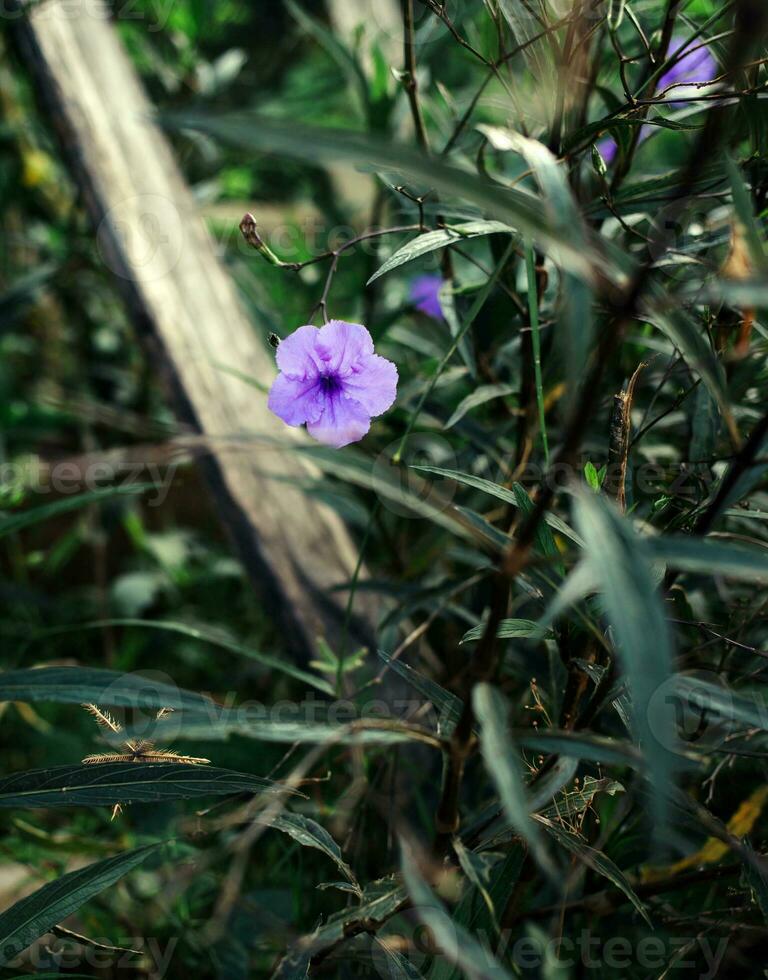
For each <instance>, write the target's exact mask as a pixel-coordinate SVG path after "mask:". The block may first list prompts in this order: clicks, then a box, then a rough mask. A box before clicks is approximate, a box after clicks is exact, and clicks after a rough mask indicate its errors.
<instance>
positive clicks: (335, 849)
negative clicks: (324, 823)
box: [257, 811, 360, 892]
mask: <svg viewBox="0 0 768 980" xmlns="http://www.w3.org/2000/svg"><path fill="white" fill-rule="evenodd" d="M257 819H259V820H261V819H262V818H261V817H258V818H257ZM264 820H265V823H266V824H267V825H268V826H270V827H274V829H275V830H279V831H280V832H281V833H283V834H287V835H288V836H289V837H291V838H293V840H295V841H296V842H297V843H299V844H301V846H302V847H311V848H314V849H315V850H317V851H322V853H323V854H325V855H327V856H328V857H329V858H330V859H331V860H332V861H333V862H334V863H335V864H336V866H337V867H338V869H339V870H340V871H341V873H342V874H343V875H344V877H345V878H346V879H347V880H348V881H350V882H352V884H353V885H354V886H355V888H356V889H357V891H358V892H359V891H360V889H359V886H358V884H357V879H356V878H355V876H354V874H353V872H352V869H351V868H350V866H349V865H348V864H347V862H346V861H345V860H344V858H343V857H342V856H341V849H340V848H339V845H338V844H337V843H336V841H335V840H334V839H333V837H331V835H330V834H329V833H328V831H327V830H326V829H325V828H324V827H321V826H320V824H319V823H317V822H316V821H314V820H312V819H310V818H309V817H304V816H302V815H301V814H299V813H290V812H288V811H284V812H283V813H278V814H277V815H275V816H273V817H271V818H264Z"/></svg>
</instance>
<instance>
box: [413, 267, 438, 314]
mask: <svg viewBox="0 0 768 980" xmlns="http://www.w3.org/2000/svg"><path fill="white" fill-rule="evenodd" d="M442 288H443V277H442V276H437V275H423V276H417V277H416V278H415V279H414V280H413V282H412V283H411V288H410V290H409V291H408V295H409V296H410V300H411V302H412V303H413V305H414V306H415V307H416V309H417V310H421V312H422V313H425V314H426V315H427V316H430V317H432V319H433V320H442V319H443V307H442V304H441V303H440V290H441V289H442Z"/></svg>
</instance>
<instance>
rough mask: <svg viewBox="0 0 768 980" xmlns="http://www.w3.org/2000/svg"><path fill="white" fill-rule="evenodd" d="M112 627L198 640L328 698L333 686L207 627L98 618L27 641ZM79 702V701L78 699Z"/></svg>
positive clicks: (293, 665)
mask: <svg viewBox="0 0 768 980" xmlns="http://www.w3.org/2000/svg"><path fill="white" fill-rule="evenodd" d="M115 626H125V627H130V628H137V629H147V630H158V631H159V632H163V633H175V634H177V635H178V636H186V637H188V638H189V639H192V640H199V641H200V642H201V643H210V644H211V645H212V646H215V647H219V649H221V650H228V651H229V652H230V653H235V654H237V655H238V656H241V657H247V659H248V660H254V661H256V662H257V663H260V664H262V665H263V666H264V667H268V668H269V669H270V670H276V671H278V672H279V673H281V674H287V675H288V676H289V677H293V678H295V679H296V680H298V681H301V682H302V683H304V684H309V685H310V687H314V688H315V689H316V690H318V691H322V692H323V694H331V695H332V694H334V693H335V689H334V687H333V685H332V684H331V683H330V682H329V681H327V680H326V679H325V678H323V677H318V676H317V675H316V674H311V673H309V672H308V671H306V670H302V669H301V668H300V667H297V666H296V665H295V664H293V663H291V661H290V660H289V659H287V658H286V657H273V656H272V655H271V654H269V653H263V652H262V651H261V650H254V649H253V647H249V646H246V645H245V644H244V643H240V642H238V641H237V640H233V639H232V638H231V637H230V636H228V635H227V634H226V633H224V632H223V631H217V630H214V629H211V628H210V627H208V628H206V629H203V628H202V627H200V626H193V625H191V624H189V623H176V622H164V621H162V620H154V619H132V618H119V619H99V620H95V621H93V622H90V623H74V624H72V625H71V626H58V627H55V628H53V629H49V630H43V631H42V632H41V633H38V634H37V635H36V636H33V637H32V639H31V641H30V642H38V641H39V640H43V639H48V638H50V637H54V636H65V635H66V634H68V633H78V632H80V631H81V630H100V629H104V628H105V627H115ZM81 700H83V699H82V698H81Z"/></svg>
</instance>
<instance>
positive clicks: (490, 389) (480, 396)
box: [445, 385, 515, 429]
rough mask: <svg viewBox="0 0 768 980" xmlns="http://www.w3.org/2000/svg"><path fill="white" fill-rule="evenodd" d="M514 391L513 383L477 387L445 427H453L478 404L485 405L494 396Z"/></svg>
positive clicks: (460, 404) (463, 400)
mask: <svg viewBox="0 0 768 980" xmlns="http://www.w3.org/2000/svg"><path fill="white" fill-rule="evenodd" d="M514 393H515V389H514V388H513V386H512V385H480V387H479V388H475V390H474V391H473V392H472V393H471V394H469V395H467V397H466V398H463V399H462V400H461V402H460V403H459V405H458V406H457V408H456V411H455V412H454V413H453V415H451V417H450V418H449V419H448V421H447V422H446V423H445V428H446V429H450V428H452V427H453V426H454V425H456V423H457V422H459V421H460V420H461V419H463V418H464V416H465V415H466V414H467V412H471V411H472V409H473V408H477V406H478V405H485V403H486V402H490V401H493V399H494V398H506V397H507V396H508V395H513V394H514Z"/></svg>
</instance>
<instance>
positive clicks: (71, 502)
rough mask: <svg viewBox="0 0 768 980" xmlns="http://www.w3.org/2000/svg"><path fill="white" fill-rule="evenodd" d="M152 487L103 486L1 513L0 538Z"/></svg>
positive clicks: (139, 485) (152, 488)
mask: <svg viewBox="0 0 768 980" xmlns="http://www.w3.org/2000/svg"><path fill="white" fill-rule="evenodd" d="M154 489H155V485H154V483H137V484H134V485H132V486H127V487H124V486H119V487H104V488H103V489H102V490H93V491H91V493H81V494H78V495H77V496H76V497H65V498H64V499H63V500H56V501H54V502H53V503H51V504H44V505H43V506H42V507H33V508H32V509H31V510H24V511H21V512H19V513H17V514H3V515H0V538H4V537H6V536H7V535H9V534H16V533H17V532H18V531H23V530H25V529H26V528H28V527H33V526H34V525H35V524H40V523H42V522H43V521H49V520H51V519H52V518H54V517H61V515H62V514H69V513H71V512H72V511H75V510H82V509H83V507H90V506H91V505H92V504H100V503H102V502H103V501H105V500H114V499H115V498H117V497H136V496H138V495H139V494H141V493H145V492H146V491H147V490H154Z"/></svg>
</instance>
